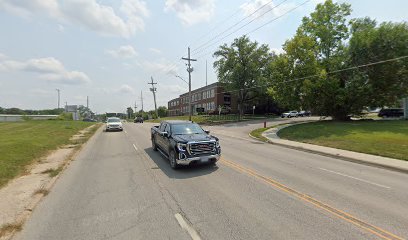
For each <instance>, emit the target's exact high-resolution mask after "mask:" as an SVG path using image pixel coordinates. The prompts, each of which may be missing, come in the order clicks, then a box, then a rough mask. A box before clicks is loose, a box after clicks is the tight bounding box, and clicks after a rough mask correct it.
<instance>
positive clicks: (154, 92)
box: [147, 77, 159, 118]
mask: <svg viewBox="0 0 408 240" xmlns="http://www.w3.org/2000/svg"><path fill="white" fill-rule="evenodd" d="M150 78H151V79H152V82H150V83H147V84H151V85H152V87H151V88H150V91H152V92H153V98H154V110H155V112H156V116H157V118H159V114H158V113H157V104H156V91H157V88H155V87H154V85H155V84H157V83H155V82H153V77H150Z"/></svg>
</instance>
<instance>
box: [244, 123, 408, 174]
mask: <svg viewBox="0 0 408 240" xmlns="http://www.w3.org/2000/svg"><path fill="white" fill-rule="evenodd" d="M303 123H305V122H303ZM303 123H297V124H303ZM297 124H287V125H281V126H277V127H276V128H277V129H278V130H277V131H276V133H275V134H276V137H277V138H276V139H271V138H270V137H267V136H265V135H264V133H265V132H267V131H270V130H271V129H276V128H270V129H268V130H266V131H265V132H263V133H262V136H263V137H265V138H267V139H268V141H267V142H268V143H270V144H274V145H277V146H282V147H286V148H290V149H295V150H299V151H303V152H309V153H314V154H318V155H321V156H326V157H332V158H336V159H340V160H344V161H348V162H354V163H358V164H364V165H367V166H373V167H378V168H383V169H387V170H391V171H396V172H400V173H405V174H408V167H407V168H404V167H398V166H393V165H391V164H387V163H380V162H378V161H370V160H366V159H363V158H358V157H350V156H344V155H342V154H341V153H339V152H341V151H347V152H352V151H348V150H342V149H336V148H330V147H324V148H326V149H332V150H333V152H337V153H328V152H325V151H319V150H316V149H311V148H307V145H313V144H309V143H307V144H305V143H301V142H295V141H290V140H283V141H282V140H281V139H280V138H279V137H278V136H277V133H278V132H279V131H280V130H281V129H283V128H286V127H289V126H292V125H297ZM249 136H250V137H251V138H253V139H257V140H258V141H261V140H260V139H258V138H256V137H254V136H252V135H251V134H249ZM284 141H285V142H286V141H287V142H289V143H291V144H287V143H285V142H284ZM262 142H263V141H262ZM297 144H302V145H304V146H296V145H297ZM313 146H317V147H321V146H318V145H313ZM356 154H364V153H356ZM365 155H367V156H372V157H373V158H378V157H380V156H376V155H370V154H365ZM384 158H385V157H384ZM385 159H389V160H394V161H402V162H405V161H404V160H399V159H391V158H385Z"/></svg>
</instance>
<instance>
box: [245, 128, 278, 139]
mask: <svg viewBox="0 0 408 240" xmlns="http://www.w3.org/2000/svg"><path fill="white" fill-rule="evenodd" d="M273 127H275V126H271V127H267V128H258V129H255V130H252V131H251V133H250V135H251V136H252V137H255V138H257V139H259V140H261V141H263V142H266V141H268V139H267V138H266V137H264V136H262V133H263V132H265V131H266V130H268V129H270V128H273Z"/></svg>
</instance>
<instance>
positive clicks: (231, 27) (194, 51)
mask: <svg viewBox="0 0 408 240" xmlns="http://www.w3.org/2000/svg"><path fill="white" fill-rule="evenodd" d="M273 1H274V0H272V1H269V2H267V3H265V4H264V5H262V6H261V7H259V8H257V9H256V10H255V11H253V12H252V13H251V14H249V15H248V16H246V17H244V18H242V19H241V20H240V21H238V22H237V23H235V24H233V25H232V26H230V27H229V28H227V29H226V30H224V31H223V32H221V33H219V34H217V35H216V36H215V37H213V38H211V39H210V40H208V41H207V42H205V43H203V44H201V45H200V46H198V47H197V48H195V49H194V50H193V53H199V52H202V51H203V50H199V49H201V48H203V47H204V46H206V45H208V44H209V43H210V42H212V41H213V40H215V39H217V38H219V37H220V36H222V35H223V34H225V33H227V32H228V31H230V30H231V29H233V28H234V27H236V26H238V25H239V24H240V23H242V22H243V21H245V20H246V19H248V18H249V17H251V16H252V15H254V14H255V13H257V12H258V11H259V10H261V9H262V8H264V7H266V6H267V5H269V4H270V3H272V2H273ZM287 1H288V0H284V1H282V2H281V3H279V4H278V5H276V6H274V7H273V8H271V9H269V10H268V11H266V12H265V13H263V14H261V15H260V16H258V17H255V18H254V19H252V20H251V21H249V22H248V23H246V24H244V25H243V26H241V27H240V28H238V29H237V30H235V31H234V32H232V33H230V34H228V35H227V37H228V36H230V35H231V34H233V33H235V32H237V31H238V30H240V29H242V28H243V27H245V26H247V25H248V24H250V23H252V22H253V21H255V20H256V19H258V18H260V17H262V16H264V15H265V14H266V13H268V12H270V11H272V10H273V9H275V8H277V7H278V6H280V5H282V4H283V3H284V2H287ZM223 39H225V37H224V38H222V39H221V40H223ZM217 42H219V41H217ZM210 46H212V44H211V45H210ZM206 48H208V47H205V48H204V49H206Z"/></svg>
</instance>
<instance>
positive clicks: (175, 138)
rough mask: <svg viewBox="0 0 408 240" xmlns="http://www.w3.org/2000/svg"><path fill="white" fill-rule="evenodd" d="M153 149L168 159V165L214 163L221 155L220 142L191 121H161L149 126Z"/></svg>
mask: <svg viewBox="0 0 408 240" xmlns="http://www.w3.org/2000/svg"><path fill="white" fill-rule="evenodd" d="M151 140H152V147H153V150H154V151H160V153H161V154H162V155H163V156H165V157H166V158H168V159H169V161H170V166H171V167H172V168H174V169H175V168H177V167H178V166H179V165H192V164H203V163H207V164H216V162H217V161H218V160H219V159H220V156H221V147H220V142H219V140H218V138H217V137H214V136H212V135H209V131H204V130H203V129H202V128H201V127H200V125H198V124H197V123H193V122H191V121H176V120H173V121H170V120H169V121H162V122H161V123H160V126H154V127H152V128H151Z"/></svg>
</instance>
